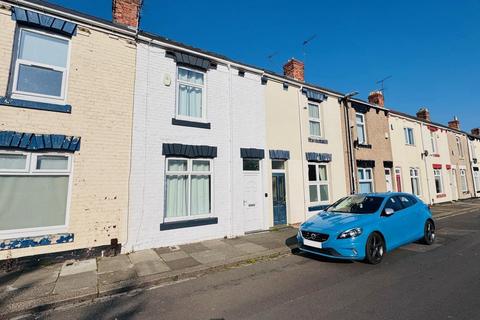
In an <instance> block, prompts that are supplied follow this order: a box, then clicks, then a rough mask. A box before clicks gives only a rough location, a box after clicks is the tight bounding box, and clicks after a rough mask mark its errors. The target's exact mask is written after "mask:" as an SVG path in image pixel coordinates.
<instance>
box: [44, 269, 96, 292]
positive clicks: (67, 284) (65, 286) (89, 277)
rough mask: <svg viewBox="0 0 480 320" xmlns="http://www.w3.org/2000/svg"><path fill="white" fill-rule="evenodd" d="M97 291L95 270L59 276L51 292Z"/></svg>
mask: <svg viewBox="0 0 480 320" xmlns="http://www.w3.org/2000/svg"><path fill="white" fill-rule="evenodd" d="M96 291H97V273H96V272H95V271H89V272H83V273H77V274H74V275H70V276H64V277H59V278H58V281H57V283H56V285H55V289H54V290H53V292H54V293H55V294H59V295H63V294H69V295H70V294H74V293H75V292H77V293H78V294H87V293H92V292H96Z"/></svg>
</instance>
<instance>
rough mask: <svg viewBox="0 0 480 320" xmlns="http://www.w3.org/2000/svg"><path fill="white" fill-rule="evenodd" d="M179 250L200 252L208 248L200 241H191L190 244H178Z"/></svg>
mask: <svg viewBox="0 0 480 320" xmlns="http://www.w3.org/2000/svg"><path fill="white" fill-rule="evenodd" d="M180 248H181V250H182V251H184V252H186V253H194V252H200V251H207V250H209V248H208V247H206V246H204V245H203V244H202V243H200V242H198V243H191V244H186V245H183V246H180Z"/></svg>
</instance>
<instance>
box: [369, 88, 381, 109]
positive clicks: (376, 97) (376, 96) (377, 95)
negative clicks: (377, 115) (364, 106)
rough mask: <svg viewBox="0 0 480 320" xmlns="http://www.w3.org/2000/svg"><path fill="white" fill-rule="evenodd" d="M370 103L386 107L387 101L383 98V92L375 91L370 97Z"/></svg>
mask: <svg viewBox="0 0 480 320" xmlns="http://www.w3.org/2000/svg"><path fill="white" fill-rule="evenodd" d="M368 102H369V103H371V104H376V105H377V106H379V107H384V106H385V100H384V98H383V93H382V91H373V92H370V94H369V95H368Z"/></svg>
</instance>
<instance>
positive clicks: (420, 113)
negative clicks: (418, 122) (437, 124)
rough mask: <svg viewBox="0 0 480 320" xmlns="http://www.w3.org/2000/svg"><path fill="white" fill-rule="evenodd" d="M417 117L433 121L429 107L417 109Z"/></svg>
mask: <svg viewBox="0 0 480 320" xmlns="http://www.w3.org/2000/svg"><path fill="white" fill-rule="evenodd" d="M417 118H419V119H422V120H425V121H431V120H430V111H428V109H427V108H420V109H419V110H418V111H417Z"/></svg>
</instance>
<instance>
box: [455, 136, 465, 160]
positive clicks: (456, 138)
mask: <svg viewBox="0 0 480 320" xmlns="http://www.w3.org/2000/svg"><path fill="white" fill-rule="evenodd" d="M455 140H456V142H457V149H458V157H459V158H461V159H463V157H464V154H463V146H462V141H461V140H460V137H455Z"/></svg>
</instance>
